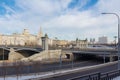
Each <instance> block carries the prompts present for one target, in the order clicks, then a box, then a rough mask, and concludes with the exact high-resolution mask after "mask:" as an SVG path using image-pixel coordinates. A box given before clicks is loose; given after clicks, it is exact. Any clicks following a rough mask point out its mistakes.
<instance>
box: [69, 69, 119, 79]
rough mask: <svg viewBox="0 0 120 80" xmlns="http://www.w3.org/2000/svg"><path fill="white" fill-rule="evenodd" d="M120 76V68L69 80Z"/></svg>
mask: <svg viewBox="0 0 120 80" xmlns="http://www.w3.org/2000/svg"><path fill="white" fill-rule="evenodd" d="M118 76H120V70H115V71H110V72H107V73H99V72H97V73H92V74H87V75H83V76H77V77H73V78H70V79H67V80H113V79H114V78H116V77H118Z"/></svg>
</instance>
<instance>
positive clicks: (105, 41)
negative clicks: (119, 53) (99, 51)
mask: <svg viewBox="0 0 120 80" xmlns="http://www.w3.org/2000/svg"><path fill="white" fill-rule="evenodd" d="M98 43H99V44H107V43H108V38H107V37H106V36H102V37H99V38H98Z"/></svg>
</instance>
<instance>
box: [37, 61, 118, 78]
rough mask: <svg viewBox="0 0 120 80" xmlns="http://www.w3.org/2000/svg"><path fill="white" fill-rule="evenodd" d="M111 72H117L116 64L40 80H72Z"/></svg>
mask: <svg viewBox="0 0 120 80" xmlns="http://www.w3.org/2000/svg"><path fill="white" fill-rule="evenodd" d="M112 70H117V63H115V64H112V65H107V66H102V67H98V68H94V69H88V70H85V71H79V72H75V73H68V74H66V75H61V76H54V77H51V78H47V79H40V80H66V79H70V78H73V77H78V76H82V75H86V74H90V73H95V72H101V73H105V72H109V71H112ZM37 80H39V79H37Z"/></svg>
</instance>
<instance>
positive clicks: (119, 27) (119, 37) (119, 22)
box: [102, 13, 120, 70]
mask: <svg viewBox="0 0 120 80" xmlns="http://www.w3.org/2000/svg"><path fill="white" fill-rule="evenodd" d="M102 14H112V15H115V16H116V17H117V19H118V48H117V49H118V70H119V68H120V31H119V29H120V17H119V15H118V14H116V13H102Z"/></svg>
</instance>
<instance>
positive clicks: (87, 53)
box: [64, 49, 118, 62]
mask: <svg viewBox="0 0 120 80" xmlns="http://www.w3.org/2000/svg"><path fill="white" fill-rule="evenodd" d="M64 51H66V53H72V55H69V54H66V55H67V57H68V58H70V57H71V59H74V60H78V59H81V58H82V59H93V58H96V59H100V60H104V62H105V61H115V60H117V59H118V56H117V52H118V51H117V50H116V49H83V50H74V49H71V50H64Z"/></svg>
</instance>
